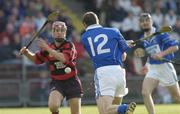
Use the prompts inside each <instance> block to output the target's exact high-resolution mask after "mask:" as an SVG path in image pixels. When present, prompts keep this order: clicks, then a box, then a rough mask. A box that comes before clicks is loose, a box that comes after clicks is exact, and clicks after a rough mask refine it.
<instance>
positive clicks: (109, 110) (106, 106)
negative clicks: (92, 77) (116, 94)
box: [96, 96, 136, 114]
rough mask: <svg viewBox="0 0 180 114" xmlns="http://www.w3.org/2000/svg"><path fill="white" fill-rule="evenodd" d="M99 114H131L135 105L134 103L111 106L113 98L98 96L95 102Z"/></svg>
mask: <svg viewBox="0 0 180 114" xmlns="http://www.w3.org/2000/svg"><path fill="white" fill-rule="evenodd" d="M96 102H97V106H98V110H99V113H100V114H133V112H134V110H135V107H136V104H135V103H134V102H132V103H130V104H129V105H127V104H122V105H112V102H113V97H111V96H100V97H99V98H98V99H97V100H96Z"/></svg>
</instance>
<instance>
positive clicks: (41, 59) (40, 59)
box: [36, 54, 44, 63]
mask: <svg viewBox="0 0 180 114" xmlns="http://www.w3.org/2000/svg"><path fill="white" fill-rule="evenodd" d="M36 57H37V59H38V60H39V61H40V62H41V63H43V62H44V59H43V58H42V57H40V56H39V54H37V56H36Z"/></svg>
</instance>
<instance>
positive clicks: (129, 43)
mask: <svg viewBox="0 0 180 114" xmlns="http://www.w3.org/2000/svg"><path fill="white" fill-rule="evenodd" d="M126 42H127V44H128V46H129V47H134V46H135V45H136V44H135V43H134V41H133V40H126Z"/></svg>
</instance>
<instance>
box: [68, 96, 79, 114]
mask: <svg viewBox="0 0 180 114" xmlns="http://www.w3.org/2000/svg"><path fill="white" fill-rule="evenodd" d="M69 105H70V108H71V114H81V98H72V99H69Z"/></svg>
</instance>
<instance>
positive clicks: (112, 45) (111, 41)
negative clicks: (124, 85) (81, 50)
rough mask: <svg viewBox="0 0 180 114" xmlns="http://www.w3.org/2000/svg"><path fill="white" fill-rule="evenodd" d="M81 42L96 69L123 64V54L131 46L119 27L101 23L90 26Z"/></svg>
mask: <svg viewBox="0 0 180 114" xmlns="http://www.w3.org/2000/svg"><path fill="white" fill-rule="evenodd" d="M81 42H82V43H83V45H84V47H85V49H86V51H87V52H88V54H89V56H90V57H91V59H92V61H93V64H94V67H95V69H96V68H98V67H101V66H107V65H121V66H122V54H123V53H124V52H125V51H126V50H127V49H128V48H129V47H128V45H127V43H126V41H125V40H124V38H123V36H122V35H121V33H120V31H119V30H118V29H115V28H104V27H102V26H100V25H91V26H89V27H88V28H87V29H86V32H85V33H84V34H83V35H82V39H81Z"/></svg>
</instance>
